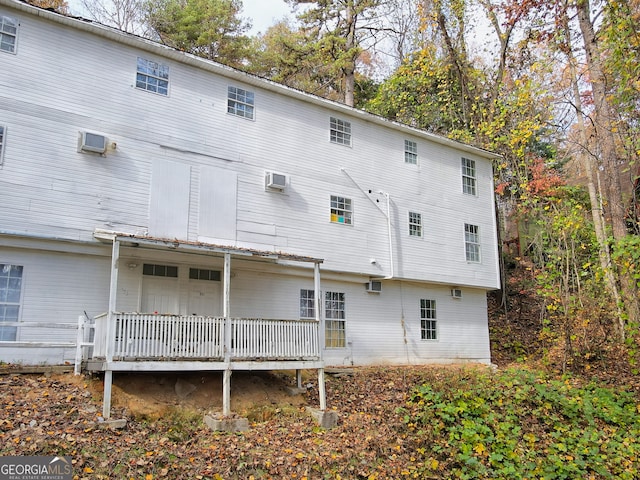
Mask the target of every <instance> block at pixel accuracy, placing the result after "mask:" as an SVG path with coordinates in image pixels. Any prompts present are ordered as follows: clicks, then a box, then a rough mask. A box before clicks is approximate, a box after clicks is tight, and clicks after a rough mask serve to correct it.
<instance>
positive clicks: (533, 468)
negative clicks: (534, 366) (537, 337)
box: [402, 369, 640, 480]
mask: <svg viewBox="0 0 640 480" xmlns="http://www.w3.org/2000/svg"><path fill="white" fill-rule="evenodd" d="M434 385H435V384H434ZM434 385H429V384H423V385H421V386H419V387H417V388H416V389H415V390H414V392H413V393H412V395H411V397H410V398H409V401H408V402H407V405H406V407H405V408H403V409H402V413H403V414H404V424H405V427H406V428H407V432H406V434H407V438H408V439H411V441H413V442H415V445H414V448H415V449H416V452H417V453H418V454H419V456H420V457H421V461H419V462H416V463H415V464H414V465H412V467H411V468H410V470H411V471H412V473H413V474H414V475H413V476H419V477H420V478H425V479H426V478H462V479H572V480H574V479H637V478H640V460H639V457H638V455H639V452H640V416H639V415H638V408H639V405H638V402H637V398H636V397H635V396H634V395H633V394H631V393H629V392H625V391H621V390H619V389H613V388H605V387H603V386H599V385H598V384H597V383H588V384H585V383H584V382H578V381H577V380H575V379H572V378H569V377H565V378H562V379H551V378H546V377H545V376H544V374H542V373H540V372H534V371H528V370H522V369H508V370H505V371H500V372H485V371H469V370H466V371H464V370H463V371H461V372H459V373H458V372H452V375H451V377H450V378H449V379H448V380H447V381H446V382H438V383H437V386H434Z"/></svg>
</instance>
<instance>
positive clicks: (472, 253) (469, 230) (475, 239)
mask: <svg viewBox="0 0 640 480" xmlns="http://www.w3.org/2000/svg"><path fill="white" fill-rule="evenodd" d="M464 251H465V256H466V258H467V261H468V262H479V261H480V234H479V233H478V226H477V225H471V224H470V223H465V224H464Z"/></svg>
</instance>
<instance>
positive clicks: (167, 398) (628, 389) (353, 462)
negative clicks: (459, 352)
mask: <svg viewBox="0 0 640 480" xmlns="http://www.w3.org/2000/svg"><path fill="white" fill-rule="evenodd" d="M522 271H523V272H526V269H523V270H522ZM521 273H522V272H518V271H516V272H512V276H511V278H512V279H514V280H511V282H513V281H515V279H518V278H519V277H518V276H519V275H520V274H521ZM523 280H524V279H521V281H520V282H519V283H518V285H510V288H509V289H508V290H509V292H510V295H509V298H508V300H507V301H508V311H509V314H508V315H505V314H504V309H503V307H502V306H501V302H500V301H499V300H501V299H500V298H499V297H497V296H494V295H492V296H491V297H490V331H491V341H492V355H493V358H494V361H495V362H497V363H498V368H497V369H494V368H489V367H486V366H466V367H462V366H420V367H417V366H412V367H379V368H357V369H351V370H347V371H344V370H340V371H338V374H333V375H328V376H327V383H326V387H327V403H328V406H329V408H334V409H336V410H337V412H338V414H339V420H338V425H337V426H336V427H335V428H332V429H329V430H324V429H322V428H320V427H318V426H317V424H316V423H315V422H314V420H313V419H312V418H311V416H310V415H309V414H308V412H307V411H306V408H305V406H306V405H310V406H317V405H318V390H317V382H316V379H315V375H314V374H313V372H307V373H308V375H306V376H305V377H304V386H305V387H306V388H305V390H306V393H305V394H298V395H295V394H294V395H291V394H289V393H288V392H287V389H286V387H287V386H291V387H293V386H294V383H295V381H294V376H293V375H292V374H291V373H285V372H263V373H256V372H253V373H252V372H245V373H240V372H236V373H234V376H233V381H232V387H233V391H232V408H233V410H234V411H235V412H237V413H239V414H241V415H244V416H246V417H247V418H248V419H249V421H250V429H249V431H247V432H242V433H217V432H213V431H211V430H210V429H209V428H208V427H206V426H205V424H204V422H203V417H204V414H205V413H208V412H210V411H220V410H221V398H220V393H221V390H222V386H221V379H220V375H219V374H206V375H205V374H197V373H191V374H183V375H178V374H166V375H164V374H136V375H133V374H131V375H127V374H119V375H116V376H115V388H114V408H113V410H112V416H113V418H116V419H126V420H127V424H126V426H125V427H124V428H122V429H112V428H107V427H105V425H104V422H101V421H100V420H101V412H102V398H101V397H102V392H101V388H102V382H101V379H100V378H99V377H90V376H80V377H75V376H73V375H72V374H70V373H69V374H62V375H49V376H47V375H39V374H29V375H21V374H14V373H5V374H2V375H0V455H2V456H6V455H59V456H63V455H64V456H70V457H72V460H73V465H74V474H75V478H78V479H130V478H131V479H136V480H138V479H144V480H149V479H160V478H166V479H225V480H226V479H250V478H253V479H268V478H273V479H285V478H286V479H292V478H295V479H308V480H311V479H339V478H340V479H352V478H353V479H359V478H360V479H388V478H391V479H396V478H419V479H451V478H467V479H511V478H513V479H520V478H536V479H542V478H544V479H557V478H566V479H607V478H611V479H630V480H631V479H637V478H640V415H639V408H640V401H639V400H640V394H639V392H640V382H638V380H637V377H638V376H637V375H635V374H634V372H633V369H632V367H631V366H630V364H629V362H628V358H627V357H626V356H625V355H624V352H622V353H617V352H616V350H615V349H612V350H608V351H607V350H605V349H602V350H600V354H599V356H595V355H590V356H589V357H588V359H584V358H582V357H584V356H579V357H576V358H580V359H581V360H580V362H581V363H580V364H578V363H576V362H577V360H574V361H573V363H567V361H566V358H565V357H566V356H563V355H562V350H559V351H558V352H555V351H554V350H553V348H557V347H555V345H557V344H556V343H555V342H546V343H545V337H544V335H543V327H542V325H541V322H540V320H539V319H540V313H539V312H540V310H539V309H540V308H541V306H542V302H541V301H540V299H539V298H538V297H537V296H536V295H535V292H534V291H533V290H528V289H526V288H522V286H523V285H525V284H526V283H527V282H526V281H523ZM516 287H517V288H516ZM550 346H551V348H550ZM616 355H617V356H616ZM556 360H563V361H564V363H562V365H561V362H559V361H558V362H557V363H556ZM585 362H588V363H585ZM567 365H568V366H570V367H573V370H574V373H573V374H572V375H571V376H569V375H562V369H561V368H560V367H561V366H564V367H566V366H567ZM9 371H10V369H9ZM567 371H568V370H567Z"/></svg>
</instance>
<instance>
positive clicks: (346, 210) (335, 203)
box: [331, 195, 353, 225]
mask: <svg viewBox="0 0 640 480" xmlns="http://www.w3.org/2000/svg"><path fill="white" fill-rule="evenodd" d="M352 215H353V210H352V205H351V199H350V198H344V197H338V196H336V195H331V221H332V222H333V223H342V224H345V225H351V223H352Z"/></svg>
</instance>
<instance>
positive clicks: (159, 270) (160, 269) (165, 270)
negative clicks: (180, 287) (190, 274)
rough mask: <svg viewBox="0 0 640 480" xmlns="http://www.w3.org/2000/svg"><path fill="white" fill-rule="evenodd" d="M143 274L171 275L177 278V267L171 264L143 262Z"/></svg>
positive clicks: (155, 275)
mask: <svg viewBox="0 0 640 480" xmlns="http://www.w3.org/2000/svg"><path fill="white" fill-rule="evenodd" d="M142 274H143V275H151V276H153V277H171V278H178V267H175V266H172V265H154V264H151V263H145V264H144V265H143V266H142Z"/></svg>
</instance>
